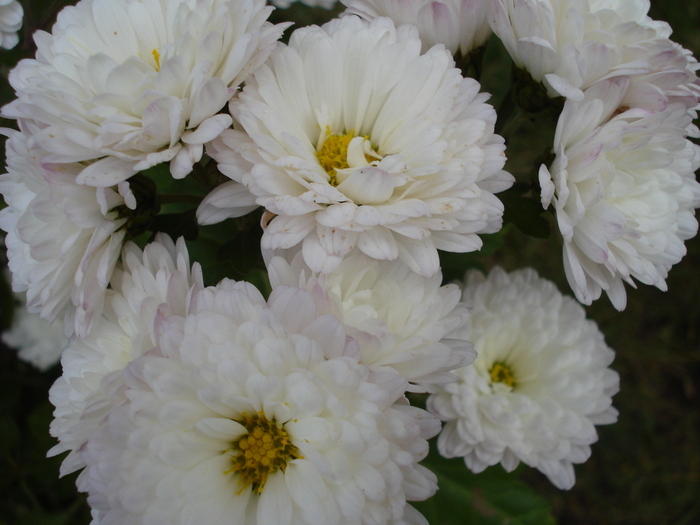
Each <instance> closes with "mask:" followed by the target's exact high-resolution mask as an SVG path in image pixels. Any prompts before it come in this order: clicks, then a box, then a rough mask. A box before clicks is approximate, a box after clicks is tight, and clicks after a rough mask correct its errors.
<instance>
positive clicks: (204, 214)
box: [197, 181, 258, 225]
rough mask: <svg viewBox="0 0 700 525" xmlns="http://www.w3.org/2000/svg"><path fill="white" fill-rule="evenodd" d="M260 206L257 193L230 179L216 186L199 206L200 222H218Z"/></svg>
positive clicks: (244, 213) (198, 219)
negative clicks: (256, 198) (257, 201)
mask: <svg viewBox="0 0 700 525" xmlns="http://www.w3.org/2000/svg"><path fill="white" fill-rule="evenodd" d="M256 208H258V205H257V204H256V202H255V195H253V194H252V193H250V192H249V191H248V188H246V187H245V186H243V185H242V184H239V183H238V182H235V181H230V182H226V183H224V184H222V185H221V186H218V187H216V188H214V190H213V191H212V192H211V193H210V194H209V195H207V196H206V197H205V198H204V200H203V201H202V202H201V204H200V205H199V207H198V208H197V222H199V224H205V225H206V224H216V223H218V222H222V221H224V220H226V219H230V218H235V217H242V216H243V215H247V214H248V213H250V212H252V211H253V210H255V209H256Z"/></svg>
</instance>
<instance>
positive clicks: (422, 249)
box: [398, 238, 440, 277]
mask: <svg viewBox="0 0 700 525" xmlns="http://www.w3.org/2000/svg"><path fill="white" fill-rule="evenodd" d="M398 244H399V257H400V258H401V260H402V261H403V262H405V263H406V264H407V265H408V267H409V268H411V270H412V271H414V272H416V273H417V274H420V275H422V276H423V277H432V276H433V275H435V274H436V273H437V272H438V270H439V269H440V258H439V257H438V253H437V249H436V248H435V245H434V244H433V241H432V240H431V239H430V238H427V239H423V240H422V241H419V240H415V239H409V238H402V239H398Z"/></svg>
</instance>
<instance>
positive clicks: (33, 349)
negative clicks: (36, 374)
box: [0, 293, 68, 371]
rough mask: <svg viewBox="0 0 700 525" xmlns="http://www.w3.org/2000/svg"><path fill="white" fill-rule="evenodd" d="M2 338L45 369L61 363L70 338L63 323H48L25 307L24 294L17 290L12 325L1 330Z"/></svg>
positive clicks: (23, 358) (37, 365)
mask: <svg viewBox="0 0 700 525" xmlns="http://www.w3.org/2000/svg"><path fill="white" fill-rule="evenodd" d="M0 337H1V338H2V342H3V343H5V344H6V345H7V346H9V347H11V348H15V349H16V350H17V351H18V356H19V358H20V359H21V360H23V361H26V362H27V363H31V364H32V365H34V366H35V367H37V368H38V369H39V370H42V371H45V370H48V369H49V368H51V367H52V366H53V365H55V364H56V363H58V361H59V359H60V358H61V354H62V353H63V350H65V348H66V347H67V346H68V339H67V338H66V336H65V334H64V333H63V326H61V325H60V324H53V325H52V324H49V323H48V321H46V320H44V319H42V318H41V317H39V316H38V315H36V314H30V313H29V312H27V310H26V308H25V301H24V294H21V293H18V294H15V310H14V313H13V316H12V326H11V327H10V329H9V330H5V331H4V332H2V335H1V336H0Z"/></svg>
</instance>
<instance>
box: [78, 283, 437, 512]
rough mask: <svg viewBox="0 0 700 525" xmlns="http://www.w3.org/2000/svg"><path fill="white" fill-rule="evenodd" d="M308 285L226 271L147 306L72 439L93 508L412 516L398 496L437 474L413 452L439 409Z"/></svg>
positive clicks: (420, 448) (419, 450)
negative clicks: (372, 358) (80, 439)
mask: <svg viewBox="0 0 700 525" xmlns="http://www.w3.org/2000/svg"><path fill="white" fill-rule="evenodd" d="M289 294H292V295H294V296H295V299H296V300H295V302H294V305H295V308H291V309H290V308H288V305H289V303H288V298H287V297H286V296H287V295H289ZM309 296H310V293H309V292H307V291H305V290H300V289H296V290H286V291H284V292H282V293H281V294H280V293H279V292H273V294H272V296H271V297H270V301H269V304H266V302H265V300H264V299H263V297H262V296H261V295H260V293H259V292H258V291H257V290H256V289H255V288H254V287H253V286H252V285H250V284H247V283H233V282H232V281H226V280H225V281H222V282H221V283H220V284H219V285H218V286H217V287H216V288H208V289H205V290H203V291H201V292H198V293H196V294H195V295H194V296H193V299H192V302H191V306H190V309H189V312H188V314H187V315H186V316H184V317H183V316H177V315H159V317H158V320H157V322H156V337H157V343H158V346H157V347H156V348H154V349H153V350H151V351H149V352H147V353H146V354H144V355H143V356H141V357H139V358H137V359H135V360H134V361H132V362H131V363H129V365H127V367H126V368H125V369H124V372H123V379H124V383H125V387H126V391H125V393H124V399H125V402H124V403H123V404H122V405H120V406H118V407H115V408H114V409H112V410H111V412H110V413H109V415H108V417H107V419H106V420H105V421H104V423H103V424H102V425H101V427H100V429H99V430H98V431H97V432H96V433H95V434H94V435H93V436H92V437H91V438H90V439H89V440H88V442H87V444H86V446H85V447H84V448H83V450H82V455H83V458H84V459H85V462H86V464H87V468H86V471H85V472H86V475H85V478H84V481H85V484H84V486H83V488H84V490H85V489H87V490H88V491H89V497H88V501H89V503H90V505H91V506H92V507H93V509H94V510H93V516H94V517H95V520H96V523H104V524H107V523H195V522H196V523H200V524H202V525H214V524H216V525H219V524H221V523H241V524H243V523H245V524H251V525H252V524H258V525H269V524H275V525H312V524H313V525H335V524H337V525H341V524H346V523H382V524H393V525H399V524H426V525H427V522H426V521H425V519H424V518H423V517H422V516H421V515H420V514H419V513H418V512H417V511H415V509H413V508H412V507H410V506H409V505H407V504H406V501H407V500H409V501H410V500H422V499H425V498H427V497H429V496H431V495H432V494H433V493H434V492H435V490H436V489H437V485H436V478H435V476H434V475H433V474H432V473H431V472H430V471H428V470H427V469H425V468H424V467H422V466H420V465H418V464H417V462H418V461H419V460H421V459H422V458H423V457H425V455H426V454H427V452H428V443H427V441H426V439H427V438H429V437H431V436H433V435H435V434H436V433H437V431H438V430H439V422H438V421H437V419H435V418H434V417H433V416H431V415H430V414H428V413H427V412H425V411H424V410H421V409H418V408H414V407H411V406H409V405H408V404H406V403H405V401H404V400H403V392H404V389H405V386H406V382H405V379H403V378H401V376H399V375H398V374H396V373H395V372H391V373H373V372H371V371H370V370H369V368H367V367H366V366H365V365H363V364H361V363H359V362H358V360H357V358H356V357H355V355H356V354H357V352H358V350H357V345H358V343H357V342H356V341H354V340H353V339H352V338H348V337H346V333H345V330H344V329H343V325H342V324H341V323H340V322H339V321H338V320H337V319H335V318H334V317H333V316H330V315H322V316H320V317H319V316H317V315H316V311H315V306H314V300H313V298H311V297H309ZM278 301H280V302H279V303H278Z"/></svg>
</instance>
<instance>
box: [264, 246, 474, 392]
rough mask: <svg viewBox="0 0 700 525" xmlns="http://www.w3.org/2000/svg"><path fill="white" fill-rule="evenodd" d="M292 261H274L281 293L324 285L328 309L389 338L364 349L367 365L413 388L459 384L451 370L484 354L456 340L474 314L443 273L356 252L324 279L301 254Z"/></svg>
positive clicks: (272, 270)
mask: <svg viewBox="0 0 700 525" xmlns="http://www.w3.org/2000/svg"><path fill="white" fill-rule="evenodd" d="M289 259H290V260H291V262H287V261H286V260H285V259H284V258H282V257H274V258H272V260H271V261H270V263H269V264H268V272H269V277H270V283H271V285H272V288H273V290H274V289H276V288H277V287H279V286H283V285H284V286H299V287H301V288H306V289H308V290H311V291H314V290H315V288H316V287H317V286H320V287H321V290H323V293H317V294H316V296H318V297H320V302H323V301H327V300H328V299H330V305H329V306H328V310H330V311H331V312H332V313H334V314H335V315H336V316H337V317H338V318H339V319H341V320H342V321H343V323H345V324H346V325H347V326H348V327H352V329H357V330H361V331H364V332H367V333H369V334H373V335H375V336H377V337H378V338H380V339H381V340H382V341H385V344H383V345H381V346H378V345H376V346H371V347H370V346H366V347H363V348H361V350H362V351H363V354H362V362H363V363H365V364H367V365H369V366H370V368H372V369H373V370H385V369H387V368H392V369H394V370H396V371H397V372H399V373H400V374H401V375H403V376H404V377H406V378H407V379H408V381H409V382H410V383H413V384H412V385H410V386H409V390H411V391H413V392H425V391H429V390H431V389H432V388H434V387H433V385H435V384H443V383H448V382H450V381H454V380H455V376H454V375H453V374H451V373H450V370H453V369H455V368H459V367H462V366H466V365H468V364H470V363H471V362H472V361H473V360H474V358H475V357H476V354H475V352H474V350H473V348H472V345H471V343H469V342H468V341H466V340H463V339H459V338H457V337H454V336H453V334H454V333H455V332H456V331H459V330H460V329H461V328H462V327H463V326H464V324H465V323H466V321H467V319H468V318H469V312H468V310H467V308H466V306H465V305H464V304H462V303H460V302H459V301H460V297H461V291H460V290H459V288H458V287H457V286H456V285H453V284H452V285H447V286H441V284H442V274H441V273H440V272H438V273H436V274H435V275H434V276H432V277H430V278H426V277H422V276H420V275H418V274H416V273H413V272H412V271H411V270H409V269H408V267H407V266H406V265H405V264H403V263H402V262H400V261H391V262H389V261H377V260H374V259H370V258H369V257H367V256H365V255H363V254H354V255H350V256H348V257H346V258H345V259H344V260H343V262H342V263H341V264H340V266H338V268H337V269H336V270H335V271H333V272H331V273H329V274H316V273H314V272H312V271H311V270H310V269H309V268H308V266H306V264H305V263H304V261H303V257H302V255H301V253H297V254H296V255H295V256H294V257H293V258H291V257H290V258H289ZM352 329H351V328H348V330H349V333H350V334H351V335H353V334H356V335H357V337H361V335H359V334H357V332H356V331H353V330H352ZM377 350H378V351H377Z"/></svg>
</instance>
